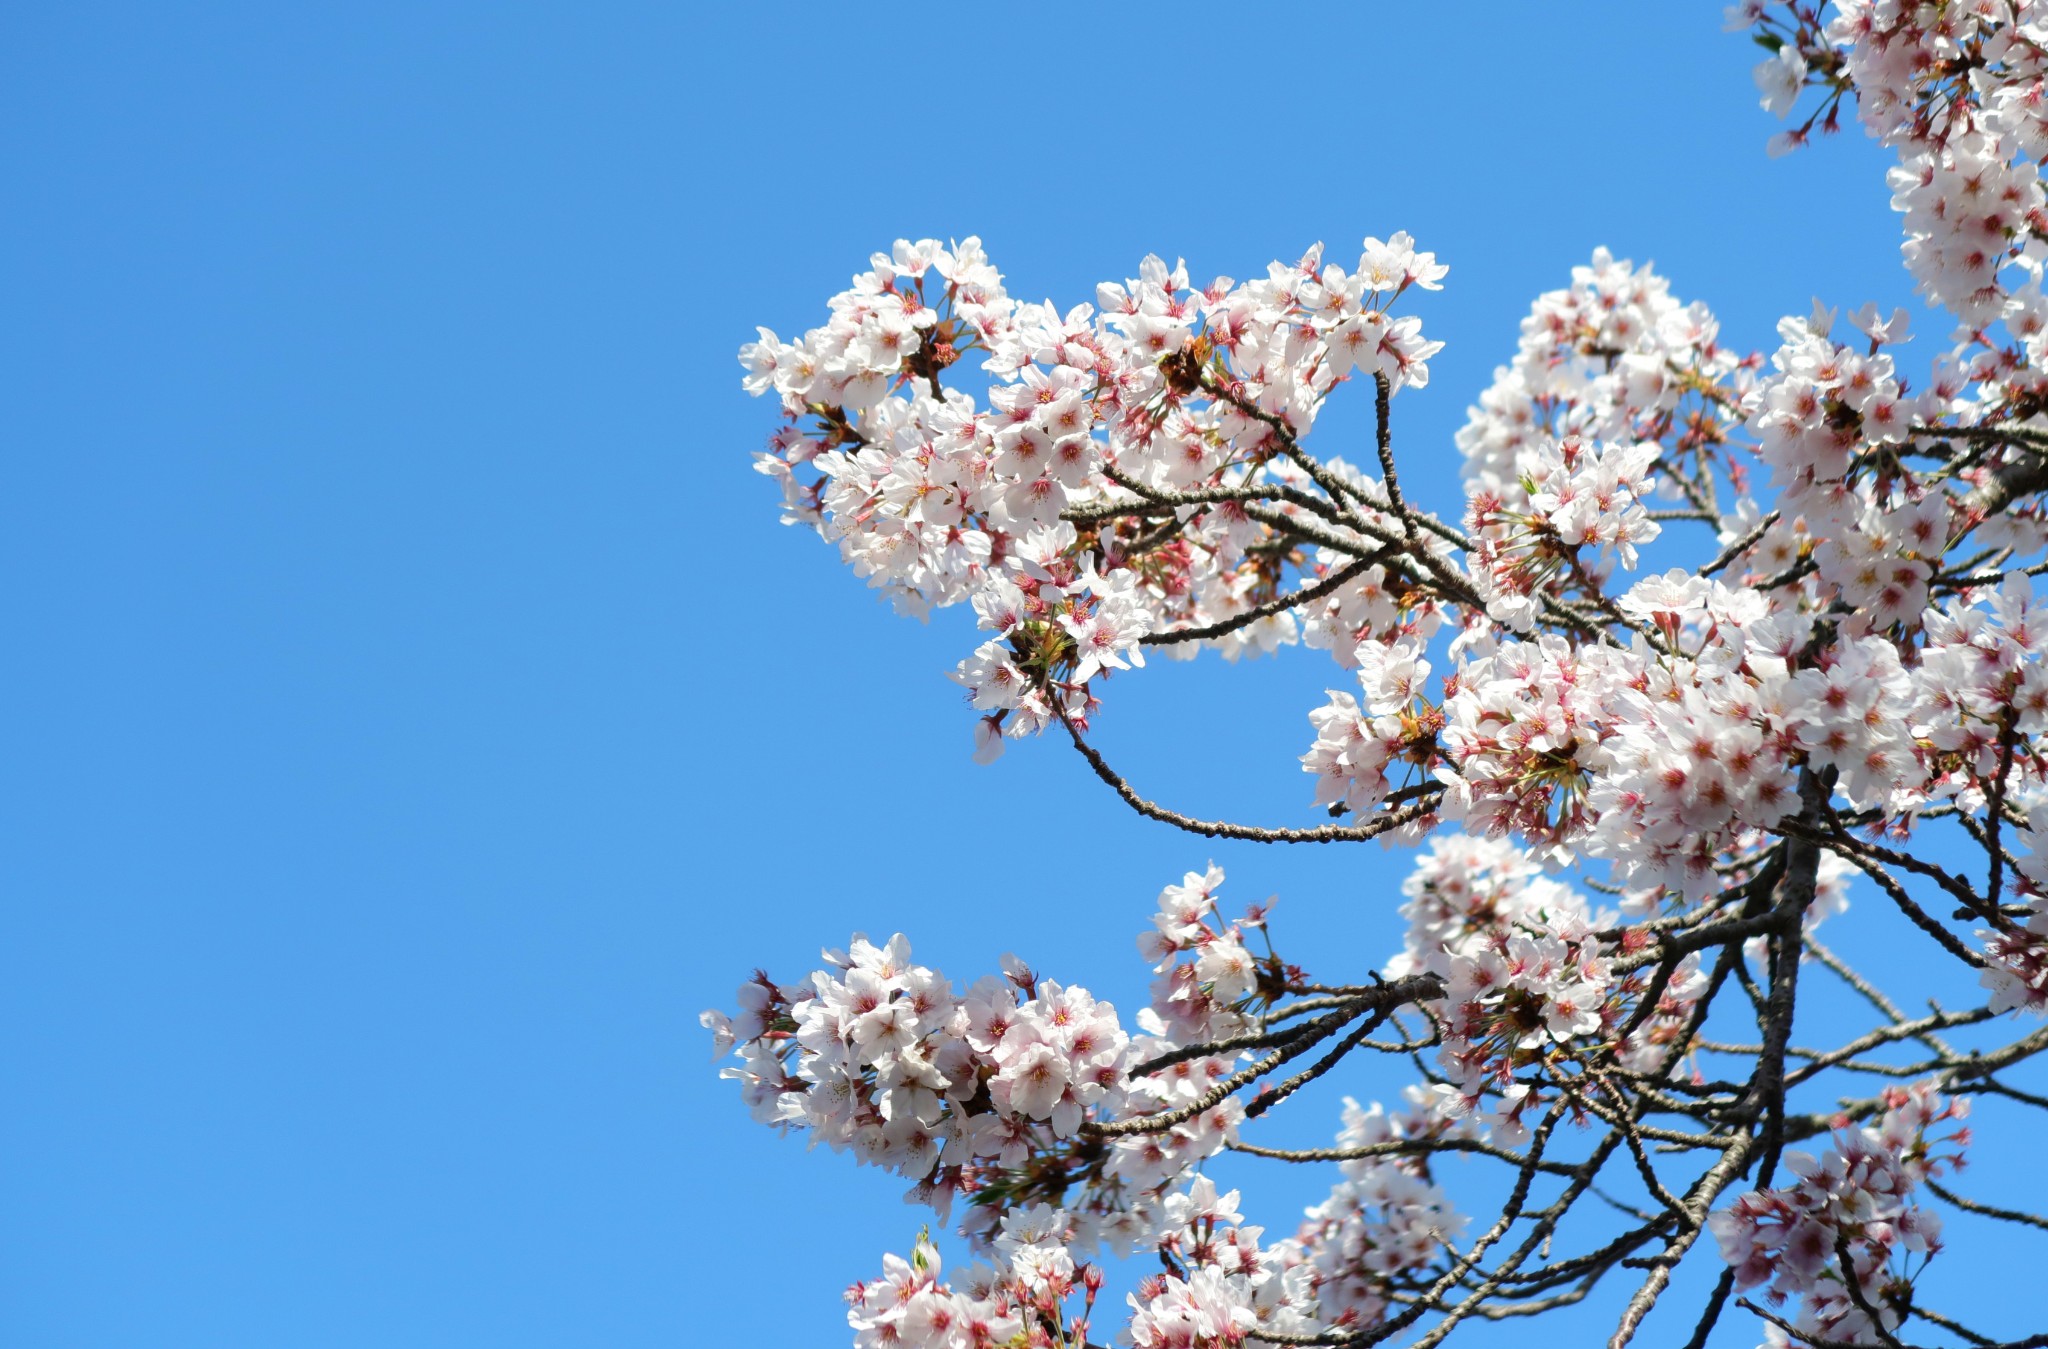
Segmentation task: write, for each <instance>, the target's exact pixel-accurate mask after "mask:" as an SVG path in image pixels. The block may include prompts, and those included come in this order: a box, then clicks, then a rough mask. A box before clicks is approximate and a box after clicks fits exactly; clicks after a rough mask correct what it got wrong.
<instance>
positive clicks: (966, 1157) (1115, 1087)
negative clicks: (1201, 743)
mask: <svg viewBox="0 0 2048 1349" xmlns="http://www.w3.org/2000/svg"><path fill="white" fill-rule="evenodd" d="M1216 879H1217V880H1218V881H1220V880H1221V875H1220V873H1218V874H1217V877H1216ZM825 958H826V965H827V967H826V968H825V969H823V970H820V971H817V972H815V973H813V974H812V975H811V976H810V977H809V979H808V980H806V981H805V982H803V983H800V984H796V985H792V986H781V985H777V984H775V983H774V982H773V981H771V980H769V979H768V978H767V976H765V975H757V976H756V977H755V978H754V979H753V980H752V981H750V982H749V983H747V984H745V985H742V986H741V988H740V991H739V1004H740V1009H741V1012H740V1015H739V1016H738V1017H737V1018H732V1017H728V1016H727V1015H726V1014H725V1013H722V1012H716V1011H711V1012H706V1013H704V1016H703V1021H704V1024H705V1025H706V1027H708V1028H709V1029H710V1030H711V1031H712V1034H713V1038H714V1043H715V1047H716V1051H717V1052H718V1053H720V1054H723V1053H725V1052H727V1051H730V1052H732V1053H733V1054H734V1055H735V1056H736V1057H738V1058H739V1060H740V1064H739V1065H738V1066H735V1067H730V1068H727V1069H725V1070H724V1075H725V1076H726V1077H729V1078H734V1079H736V1080H738V1081H739V1082H740V1083H741V1085H742V1089H743V1093H744V1096H745V1099H746V1101H747V1104H748V1105H749V1106H750V1107H751V1108H752V1110H753V1113H754V1117H755V1118H756V1119H757V1120H759V1121H761V1122H762V1123H765V1124H772V1125H775V1126H777V1127H779V1128H783V1129H792V1128H793V1129H799V1130H802V1131H804V1132H805V1133H806V1134H807V1135H808V1136H809V1138H810V1139H811V1141H812V1142H813V1144H816V1143H821V1142H822V1143H824V1144H825V1145H827V1146H828V1147H830V1148H832V1149H833V1150H834V1151H851V1152H852V1153H853V1155H854V1156H855V1157H856V1158H857V1159H858V1160H859V1161H860V1162H861V1163H862V1164H864V1165H872V1166H880V1167H883V1168H885V1169H887V1170H890V1171H894V1172H896V1173H898V1174H900V1175H902V1176H904V1177H905V1178H906V1179H908V1180H911V1181H913V1182H914V1185H913V1188H912V1189H911V1191H910V1195H909V1197H910V1198H912V1199H915V1200H918V1201H920V1202H923V1203H927V1204H929V1205H931V1206H932V1207H933V1208H934V1209H936V1210H937V1211H938V1212H939V1213H940V1214H941V1215H944V1214H946V1213H948V1212H949V1211H950V1210H951V1206H952V1202H953V1200H954V1199H955V1197H965V1198H966V1199H968V1200H969V1201H970V1204H971V1208H970V1211H969V1213H968V1214H967V1216H966V1219H965V1221H964V1223H963V1230H964V1231H966V1232H967V1233H968V1234H969V1235H970V1236H972V1237H975V1238H977V1239H978V1240H980V1241H983V1242H986V1241H988V1240H992V1239H993V1237H994V1234H995V1231H996V1228H995V1227H994V1226H993V1225H994V1224H997V1223H999V1222H1000V1221H1001V1219H1002V1218H1003V1215H1004V1214H1005V1213H1006V1212H1009V1211H1011V1210H1013V1209H1015V1208H1017V1207H1020V1206H1028V1205H1029V1204H1031V1203H1033V1202H1037V1201H1039V1200H1041V1199H1044V1198H1046V1197H1054V1198H1064V1199H1065V1200H1066V1202H1067V1205H1068V1208H1069V1209H1070V1210H1071V1211H1072V1219H1073V1221H1074V1222H1076V1223H1077V1224H1079V1225H1080V1227H1081V1230H1082V1237H1081V1243H1082V1245H1083V1246H1084V1247H1085V1248H1086V1249H1089V1250H1093V1249H1096V1248H1097V1247H1098V1246H1108V1247H1109V1248H1111V1249H1115V1250H1120V1251H1127V1250H1129V1249H1130V1248H1131V1247H1132V1245H1133V1244H1134V1243H1138V1242H1142V1241H1143V1240H1145V1239H1147V1238H1148V1236H1149V1234H1150V1233H1151V1232H1152V1230H1153V1228H1154V1226H1155V1225H1156V1223H1157V1221H1158V1208H1157V1204H1158V1201H1159V1199H1160V1197H1161V1195H1162V1194H1163V1193H1164V1192H1165V1190H1166V1189H1167V1188H1168V1187H1169V1186H1171V1185H1172V1184H1174V1183H1175V1182H1176V1181H1177V1180H1178V1179H1179V1178H1180V1177H1181V1176H1182V1175H1183V1174H1185V1173H1186V1172H1187V1170H1188V1169H1189V1168H1190V1167H1192V1166H1194V1165H1196V1164H1197V1163H1199V1162H1200V1161H1201V1160H1202V1159H1203V1158H1205V1157H1209V1156H1212V1155H1214V1154H1215V1153H1216V1152H1217V1151H1219V1150H1220V1149H1221V1148H1222V1147H1223V1145H1224V1144H1225V1142H1227V1141H1228V1139H1229V1138H1230V1137H1231V1136H1232V1135H1233V1133H1234V1131H1235V1129H1236V1127H1237V1123H1238V1121H1239V1120H1241V1119H1242V1118H1243V1107H1242V1106H1241V1105H1239V1104H1238V1102H1237V1101H1236V1100H1235V1099H1234V1098H1231V1099H1226V1100H1223V1101H1219V1102H1215V1103H1213V1104H1212V1105H1210V1106H1209V1107H1208V1108H1206V1109H1201V1110H1199V1111H1195V1112H1193V1113H1189V1112H1188V1111H1187V1110H1184V1109H1182V1107H1192V1106H1195V1105H1198V1104H1200V1102H1201V1099H1202V1097H1203V1096H1204V1094H1205V1093H1207V1092H1208V1091H1209V1089H1210V1088H1211V1087H1212V1086H1213V1085H1214V1084H1215V1082H1216V1081H1218V1080H1219V1079H1221V1078H1222V1077H1224V1076H1226V1075H1227V1074H1228V1072H1229V1067H1230V1064H1231V1062H1232V1061H1233V1060H1234V1058H1235V1057H1236V1056H1235V1055H1202V1056H1197V1057H1192V1058H1181V1059H1178V1060H1176V1061H1175V1062H1174V1063H1173V1064H1171V1065H1170V1066H1168V1067H1165V1068H1161V1069H1157V1070H1154V1071H1150V1072H1146V1073H1141V1074H1136V1075H1133V1070H1134V1069H1136V1068H1138V1067H1140V1066H1142V1065H1144V1064H1145V1063H1146V1062H1147V1061H1148V1060H1151V1059H1154V1058H1157V1057H1160V1056H1161V1055H1163V1054H1165V1053H1166V1052H1167V1051H1169V1050H1171V1049H1173V1048H1174V1047H1175V1044H1174V1042H1173V1041H1172V1040H1169V1039H1167V1038H1165V1037H1164V1036H1163V1035H1162V1034H1160V1032H1162V1031H1163V1030H1164V1029H1165V1028H1164V1026H1163V1025H1162V1024H1161V1021H1160V1019H1159V1017H1158V1015H1157V1014H1155V1013H1154V1012H1152V1011H1151V1010H1149V1009H1148V1010H1146V1011H1144V1012H1141V1013H1140V1014H1139V1018H1138V1020H1139V1023H1140V1029H1141V1031H1143V1032H1149V1033H1141V1034H1139V1035H1137V1036H1135V1037H1133V1036H1130V1035H1128V1034H1126V1032H1125V1031H1124V1029H1123V1027H1122V1025H1121V1024H1120V1022H1119V1020H1118V1017H1117V1014H1116V1009H1115V1008H1114V1007H1112V1006H1111V1005H1110V1004H1108V1003H1106V1002H1099V1001H1097V1000H1096V999H1095V998H1094V997H1093V996H1092V995H1090V994H1089V993H1088V992H1087V991H1086V990H1085V989H1081V988H1070V987H1063V986H1062V985H1060V984H1059V983H1057V982H1056V981H1054V980H1051V979H1041V978H1039V977H1038V976H1037V975H1036V974H1034V973H1033V972H1032V971H1031V970H1030V969H1029V968H1028V967H1027V966H1025V965H1024V964H1023V963H1022V962H1021V961H1018V960H1016V959H1015V958H1014V957H1006V958H1005V960H1004V971H1005V972H1004V975H1003V977H1001V978H996V977H994V976H986V977H984V978H982V979H980V980H978V981H977V982H976V983H975V984H974V985H973V986H972V987H970V988H968V989H966V990H961V989H959V988H957V987H955V986H953V985H951V984H949V983H948V982H947V981H946V980H945V978H944V977H943V976H942V975H940V974H939V973H938V972H936V971H934V970H931V969H928V968H926V967H924V966H921V965H917V964H914V963H913V962H912V961H911V958H910V945H909V943H908V942H907V941H906V940H905V939H904V938H903V937H902V936H900V935H898V936H896V937H894V938H892V939H891V940H890V941H889V942H888V943H887V944H886V945H881V946H878V945H876V944H874V943H873V942H870V941H867V940H866V939H864V938H861V937H856V938H855V939H854V940H853V942H852V944H851V945H850V946H849V947H848V949H847V950H846V951H844V952H835V951H828V952H826V953H825ZM1163 1111H1175V1112H1176V1117H1177V1118H1176V1122H1175V1123H1174V1124H1172V1125H1171V1126H1170V1127H1160V1128H1157V1129H1154V1130H1151V1131H1148V1132H1142V1133H1136V1134H1131V1135H1128V1136H1125V1137H1121V1138H1118V1139H1117V1140H1116V1141H1115V1142H1114V1144H1111V1145H1103V1144H1099V1143H1097V1142H1095V1141H1094V1140H1091V1139H1084V1138H1081V1137H1080V1136H1079V1135H1080V1132H1081V1125H1082V1124H1083V1122H1084V1121H1086V1120H1089V1119H1096V1118H1120V1119H1127V1118H1140V1117H1144V1116H1148V1115H1154V1114H1158V1113H1161V1112H1163ZM1183 1114H1184V1115H1186V1116H1187V1117H1186V1118H1178V1116H1179V1115H1183ZM1070 1191H1071V1192H1073V1193H1072V1194H1070V1193H1069V1192H1070Z"/></svg>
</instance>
